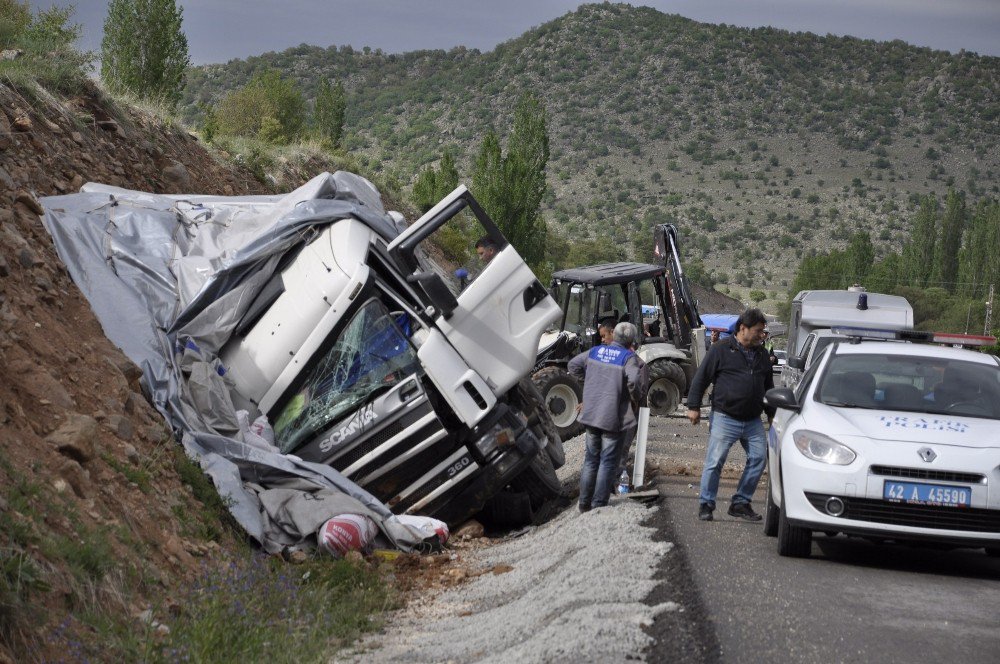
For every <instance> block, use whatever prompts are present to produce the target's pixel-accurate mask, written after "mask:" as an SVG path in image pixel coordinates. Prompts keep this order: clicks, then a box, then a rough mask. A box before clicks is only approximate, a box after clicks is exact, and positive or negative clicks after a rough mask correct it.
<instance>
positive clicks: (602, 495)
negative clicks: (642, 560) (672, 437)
mask: <svg viewBox="0 0 1000 664" xmlns="http://www.w3.org/2000/svg"><path fill="white" fill-rule="evenodd" d="M638 336H639V331H638V330H637V329H636V327H635V325H633V324H632V323H619V324H618V325H617V326H616V327H615V329H614V340H613V341H612V342H611V343H610V344H601V345H600V346H594V347H593V348H591V349H590V350H589V351H585V352H583V353H580V354H579V355H577V356H576V357H574V358H573V359H572V360H570V361H569V366H568V370H569V373H570V374H572V375H573V376H575V377H576V378H577V379H579V380H580V381H582V382H583V409H582V410H581V412H580V423H581V424H583V425H584V427H586V431H587V434H586V453H585V455H584V458H583V470H582V471H581V472H580V505H579V507H580V511H581V512H587V511H589V510H591V509H592V508H594V507H603V506H604V505H607V504H608V500H609V499H610V497H611V489H612V487H613V486H614V481H615V471H616V470H617V468H618V452H619V447H620V445H621V441H622V433H623V431H624V428H625V427H626V426H628V424H629V422H630V420H629V415H631V409H632V399H633V398H638V389H639V364H638V361H637V359H638V358H637V357H636V355H635V353H634V352H633V351H632V350H631V348H632V346H633V345H634V344H635V343H636V340H637V338H638Z"/></svg>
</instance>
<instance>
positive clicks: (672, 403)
mask: <svg viewBox="0 0 1000 664" xmlns="http://www.w3.org/2000/svg"><path fill="white" fill-rule="evenodd" d="M686 382H687V381H686V379H685V376H684V370H683V369H681V367H680V365H679V364H677V363H676V362H673V361H671V360H666V359H661V360H654V361H652V362H650V363H649V392H647V393H646V400H647V401H648V402H649V413H650V415H661V416H662V415H672V414H673V413H674V411H676V410H677V406H678V405H679V404H680V402H681V394H682V391H686V389H685V388H686Z"/></svg>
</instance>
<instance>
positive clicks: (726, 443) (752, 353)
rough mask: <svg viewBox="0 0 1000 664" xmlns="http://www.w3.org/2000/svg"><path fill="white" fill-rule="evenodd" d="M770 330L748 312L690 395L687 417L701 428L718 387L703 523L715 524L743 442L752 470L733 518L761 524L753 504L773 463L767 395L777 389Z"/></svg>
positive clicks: (711, 355)
mask: <svg viewBox="0 0 1000 664" xmlns="http://www.w3.org/2000/svg"><path fill="white" fill-rule="evenodd" d="M766 324H767V319H766V318H764V314H763V313H762V312H761V311H760V309H747V310H746V311H744V312H743V313H742V314H741V315H740V317H739V320H737V321H736V334H734V335H733V336H731V337H728V338H727V339H724V340H723V341H721V342H719V343H717V344H715V345H714V346H712V347H711V348H710V349H709V351H708V355H706V356H705V360H704V361H703V362H702V363H701V366H700V367H698V372H697V373H696V374H695V376H694V380H693V381H691V388H690V389H689V390H688V401H687V406H688V411H687V416H688V419H689V420H691V424H698V422H699V421H700V420H701V398H702V395H703V394H704V393H705V390H706V389H707V388H708V385H709V384H710V383H711V384H714V385H715V389H714V390H713V392H712V410H713V414H712V427H711V431H710V432H709V436H708V451H707V453H706V454H705V470H704V471H703V472H702V474H701V491H700V493H699V496H698V500H699V503H700V506H699V510H698V518H699V519H701V520H702V521H711V520H712V513H713V512H714V511H715V495H716V494H717V493H718V491H719V477H720V475H721V473H722V466H723V465H724V464H725V463H726V456H727V455H728V454H729V448H731V447H732V446H733V443H735V442H737V441H738V440H740V439H741V438H742V439H745V440H746V441H747V447H748V449H747V464H746V467H744V469H743V476H742V477H741V478H740V484H739V486H738V487H737V489H736V493H735V494H734V495H733V498H732V500H731V501H730V503H729V514H730V515H731V516H736V517H739V518H741V519H747V520H748V521H759V520H760V518H761V517H760V515H759V514H757V513H756V512H754V510H753V508H752V507H751V506H750V501H751V499H752V498H753V494H754V491H756V490H757V483H758V482H759V481H760V476H761V474H762V473H763V472H764V465H765V464H766V462H767V446H766V443H765V441H764V426H763V424H762V423H761V421H760V415H761V413H762V412H763V411H764V410H765V408H764V393H765V392H766V391H767V390H769V389H771V388H772V387H774V377H773V373H772V372H771V362H770V360H769V359H768V356H767V353H765V352H764V349H763V347H762V346H761V343H762V342H763V340H764V326H765V325H766ZM767 417H768V421H769V422H770V420H771V419H772V418H773V417H774V410H773V409H768V413H767Z"/></svg>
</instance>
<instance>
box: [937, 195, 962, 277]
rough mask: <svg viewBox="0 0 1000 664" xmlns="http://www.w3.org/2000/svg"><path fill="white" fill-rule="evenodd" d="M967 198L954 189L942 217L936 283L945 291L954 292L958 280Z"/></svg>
mask: <svg viewBox="0 0 1000 664" xmlns="http://www.w3.org/2000/svg"><path fill="white" fill-rule="evenodd" d="M965 216H966V215H965V198H964V197H962V196H961V195H959V194H958V192H956V191H955V190H954V189H952V190H950V191H949V192H948V198H947V199H945V206H944V215H943V216H942V217H941V237H940V241H939V242H938V244H937V248H936V251H935V254H934V281H936V282H938V283H939V284H940V285H941V286H942V287H943V288H944V289H945V290H948V291H949V292H954V290H955V281H956V280H957V279H958V251H959V249H960V248H961V246H962V233H963V232H964V231H965Z"/></svg>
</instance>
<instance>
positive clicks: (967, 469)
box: [764, 328, 1000, 557]
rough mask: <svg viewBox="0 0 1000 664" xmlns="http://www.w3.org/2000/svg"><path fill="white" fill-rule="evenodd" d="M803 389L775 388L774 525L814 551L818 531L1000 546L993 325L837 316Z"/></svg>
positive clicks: (771, 439) (790, 551)
mask: <svg viewBox="0 0 1000 664" xmlns="http://www.w3.org/2000/svg"><path fill="white" fill-rule="evenodd" d="M835 329H836V330H837V331H838V332H839V333H841V334H845V335H847V336H848V337H849V339H848V340H845V342H842V343H839V344H832V345H831V346H830V347H829V348H828V349H826V350H825V351H824V353H823V354H822V356H821V357H820V358H819V359H818V361H816V362H814V363H813V365H812V366H811V367H810V369H809V370H808V371H807V372H806V373H805V375H804V376H803V378H802V380H801V382H800V383H799V384H798V386H796V388H795V389H794V390H792V389H790V388H786V387H779V388H775V389H772V390H769V391H768V393H767V396H766V400H767V402H768V403H769V404H770V405H772V406H776V407H777V408H778V411H777V415H776V416H775V419H774V425H773V426H772V427H771V430H770V431H769V433H768V471H769V475H770V483H769V487H768V495H767V507H766V510H765V519H764V532H765V533H766V534H767V535H770V536H772V537H773V536H777V538H778V553H779V554H781V555H783V556H797V557H807V556H809V554H810V552H811V549H812V535H813V532H814V531H817V532H823V533H827V534H836V533H846V534H848V535H857V536H861V537H866V538H869V539H873V540H876V541H890V540H891V541H920V540H925V541H934V542H943V543H946V544H952V545H955V546H963V547H984V548H985V549H986V552H987V553H989V554H990V555H994V556H1000V360H998V359H997V358H996V357H993V356H991V355H986V354H983V353H977V352H974V351H971V350H967V349H964V348H957V347H943V346H934V345H929V344H927V343H878V342H876V341H874V340H869V339H873V338H881V339H882V340H883V341H885V340H890V339H892V340H904V339H905V340H908V341H925V342H931V341H933V342H938V343H948V344H962V345H976V344H979V345H985V344H990V343H996V341H995V340H994V339H993V338H992V337H969V336H966V335H942V334H934V333H920V332H913V331H904V332H896V331H882V330H859V329H850V328H835Z"/></svg>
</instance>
